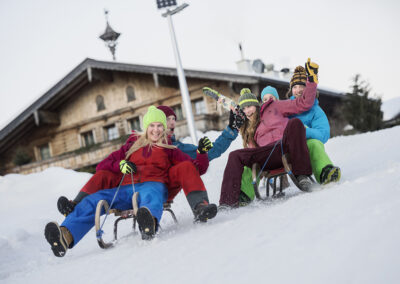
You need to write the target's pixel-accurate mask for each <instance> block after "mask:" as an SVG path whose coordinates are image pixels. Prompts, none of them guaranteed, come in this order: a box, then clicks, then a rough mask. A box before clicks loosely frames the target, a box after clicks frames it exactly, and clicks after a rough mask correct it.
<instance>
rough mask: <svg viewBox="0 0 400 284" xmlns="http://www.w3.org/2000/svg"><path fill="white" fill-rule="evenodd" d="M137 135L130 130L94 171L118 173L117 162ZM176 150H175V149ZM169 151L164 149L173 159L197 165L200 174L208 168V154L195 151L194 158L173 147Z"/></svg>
mask: <svg viewBox="0 0 400 284" xmlns="http://www.w3.org/2000/svg"><path fill="white" fill-rule="evenodd" d="M137 138H138V136H137V134H136V133H135V132H132V134H131V136H129V138H128V140H126V142H125V144H124V145H123V146H122V147H121V148H120V149H119V150H117V151H114V152H112V153H111V154H110V155H109V156H108V157H107V158H105V159H104V160H103V161H101V162H100V163H99V164H98V165H97V167H96V171H100V170H104V171H111V172H114V173H120V169H119V162H120V161H121V160H125V159H126V157H125V155H126V152H128V150H129V149H130V148H131V146H132V145H133V143H135V141H136V140H137ZM175 150H177V151H175ZM175 150H174V151H171V150H169V149H165V151H166V152H167V153H168V155H170V154H171V153H172V152H173V153H174V155H175V157H174V158H175V159H176V160H179V161H192V163H193V164H194V165H195V166H196V167H197V169H198V170H199V173H200V175H202V174H204V173H205V172H206V171H207V169H208V165H209V162H208V156H207V153H206V154H199V153H197V157H196V160H193V159H192V158H190V156H189V155H187V154H185V153H183V152H182V151H181V150H179V149H175Z"/></svg>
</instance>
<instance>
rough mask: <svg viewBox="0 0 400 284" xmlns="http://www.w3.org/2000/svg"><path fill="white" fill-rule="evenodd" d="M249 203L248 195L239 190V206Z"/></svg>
mask: <svg viewBox="0 0 400 284" xmlns="http://www.w3.org/2000/svg"><path fill="white" fill-rule="evenodd" d="M250 203H251V199H250V197H248V196H247V194H246V193H244V192H243V191H240V194H239V207H244V206H247V205H249V204H250Z"/></svg>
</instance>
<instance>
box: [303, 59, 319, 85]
mask: <svg viewBox="0 0 400 284" xmlns="http://www.w3.org/2000/svg"><path fill="white" fill-rule="evenodd" d="M318 68H319V65H318V64H317V63H314V62H311V59H310V58H308V60H307V62H306V72H307V78H308V82H314V83H317V84H318Z"/></svg>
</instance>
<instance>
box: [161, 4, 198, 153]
mask: <svg viewBox="0 0 400 284" xmlns="http://www.w3.org/2000/svg"><path fill="white" fill-rule="evenodd" d="M187 6H189V4H186V3H184V4H182V5H181V6H179V7H177V8H175V9H174V10H169V9H168V10H167V11H166V12H165V13H163V14H162V16H163V17H165V18H167V20H168V26H169V32H170V35H171V41H172V48H173V49H174V55H175V62H176V71H177V73H178V79H179V87H180V90H181V95H182V100H183V107H184V108H185V112H186V120H187V122H188V127H189V133H190V137H191V138H192V142H193V144H195V145H197V135H196V127H195V125H194V118H193V112H192V105H191V102H190V97H189V90H188V86H187V83H186V78H185V72H184V71H183V68H182V62H181V58H180V55H179V50H178V43H177V41H176V37H175V30H174V25H173V23H172V15H174V14H176V13H178V12H180V11H182V10H183V9H184V8H186V7H187Z"/></svg>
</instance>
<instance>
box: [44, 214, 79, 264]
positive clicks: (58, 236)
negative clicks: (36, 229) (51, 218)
mask: <svg viewBox="0 0 400 284" xmlns="http://www.w3.org/2000/svg"><path fill="white" fill-rule="evenodd" d="M44 236H45V238H46V240H47V242H48V243H49V244H50V246H51V250H52V251H53V253H54V255H55V256H57V257H63V256H64V255H65V253H66V252H67V250H68V246H69V245H70V244H71V243H72V241H73V237H72V235H71V233H70V232H69V231H68V229H67V228H65V227H60V226H59V225H58V224H57V222H50V223H48V224H47V225H46V228H45V229H44Z"/></svg>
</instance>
